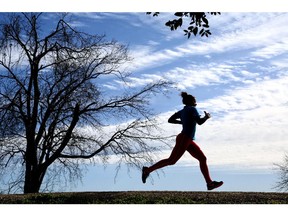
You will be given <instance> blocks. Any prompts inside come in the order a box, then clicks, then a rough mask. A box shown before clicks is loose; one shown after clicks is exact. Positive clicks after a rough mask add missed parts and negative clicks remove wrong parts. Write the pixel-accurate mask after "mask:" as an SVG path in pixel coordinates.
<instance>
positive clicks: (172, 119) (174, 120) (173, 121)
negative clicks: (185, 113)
mask: <svg viewBox="0 0 288 216" xmlns="http://www.w3.org/2000/svg"><path fill="white" fill-rule="evenodd" d="M178 119H180V116H179V113H178V112H177V113H174V114H173V115H172V116H171V117H170V118H169V119H168V122H169V123H171V124H182V122H181V120H178Z"/></svg>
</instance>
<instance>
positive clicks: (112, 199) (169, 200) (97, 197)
mask: <svg viewBox="0 0 288 216" xmlns="http://www.w3.org/2000/svg"><path fill="white" fill-rule="evenodd" d="M0 203H1V204H288V193H259V192H178V191H133V192H132V191H129V192H75V193H39V194H25V195H24V194H21V195H0Z"/></svg>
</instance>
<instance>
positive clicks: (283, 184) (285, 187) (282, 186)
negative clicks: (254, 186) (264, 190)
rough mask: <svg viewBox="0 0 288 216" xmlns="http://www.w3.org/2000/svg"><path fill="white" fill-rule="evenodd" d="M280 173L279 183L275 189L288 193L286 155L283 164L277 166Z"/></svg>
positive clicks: (287, 163) (287, 161)
mask: <svg viewBox="0 0 288 216" xmlns="http://www.w3.org/2000/svg"><path fill="white" fill-rule="evenodd" d="M275 165H276V166H277V169H278V171H279V181H278V182H277V183H276V186H275V188H276V189H278V190H280V191H288V155H285V158H284V161H283V163H282V164H275Z"/></svg>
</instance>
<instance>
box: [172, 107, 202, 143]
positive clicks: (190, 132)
mask: <svg viewBox="0 0 288 216" xmlns="http://www.w3.org/2000/svg"><path fill="white" fill-rule="evenodd" d="M175 117H176V118H180V119H181V122H182V132H181V133H184V134H186V135H187V136H189V137H190V138H191V139H192V140H194V139H195V132H196V123H197V122H198V121H199V119H200V115H199V113H198V111H197V109H196V108H195V107H194V106H185V107H184V108H183V109H182V110H180V111H178V112H177V113H175Z"/></svg>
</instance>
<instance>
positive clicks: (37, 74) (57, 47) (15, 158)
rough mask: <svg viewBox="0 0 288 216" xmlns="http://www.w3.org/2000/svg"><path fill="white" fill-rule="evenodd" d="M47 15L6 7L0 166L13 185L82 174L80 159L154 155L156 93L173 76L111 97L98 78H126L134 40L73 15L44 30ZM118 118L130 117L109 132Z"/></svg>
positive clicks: (31, 188)
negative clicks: (96, 29) (97, 30)
mask: <svg viewBox="0 0 288 216" xmlns="http://www.w3.org/2000/svg"><path fill="white" fill-rule="evenodd" d="M54 15H55V16H56V14H54ZM42 17H43V14H41V13H39V14H35V13H21V14H19V13H12V14H7V17H6V18H7V19H5V20H4V19H3V20H2V23H1V27H0V28H1V29H0V31H1V32H0V48H1V53H0V132H1V134H0V169H1V171H0V174H2V180H6V183H7V184H8V192H13V191H17V190H19V189H22V190H23V191H24V193H37V192H39V190H40V187H41V185H42V183H43V179H44V177H45V176H46V178H47V182H48V184H47V185H48V186H51V185H53V180H55V181H56V180H57V178H59V176H62V175H64V174H67V175H68V176H70V179H73V178H78V177H80V176H81V166H80V165H81V164H82V163H81V162H83V160H90V161H91V160H92V159H93V158H96V157H98V158H102V160H103V161H105V160H106V159H107V157H108V156H109V155H117V157H118V158H119V160H120V161H123V160H124V161H125V162H126V163H127V164H128V165H129V164H130V165H136V166H140V164H141V162H143V160H144V161H145V160H146V161H147V160H151V152H152V151H153V150H156V149H157V147H154V148H151V146H149V145H148V144H147V140H149V141H151V140H162V139H161V137H159V136H158V135H153V133H152V132H151V130H154V129H155V128H156V127H157V125H156V123H155V122H154V121H153V120H152V119H151V116H152V115H151V114H152V113H151V110H150V109H149V106H148V105H149V97H150V96H151V94H153V93H157V92H159V91H160V90H161V89H162V88H163V87H165V86H166V85H167V83H166V82H163V81H158V82H156V83H152V84H149V85H147V86H145V87H144V88H143V89H140V90H139V89H137V90H136V89H134V90H133V89H128V91H126V92H124V93H121V94H120V95H115V96H111V97H104V95H103V92H102V91H101V89H100V88H99V84H98V80H99V79H100V78H101V77H103V76H105V75H109V76H111V75H115V76H117V77H118V78H119V79H125V73H123V71H122V70H121V66H122V65H123V64H124V63H126V62H127V61H129V56H128V53H127V47H126V46H125V45H122V44H119V43H117V42H116V41H106V40H105V37H104V36H100V35H89V34H87V33H83V32H79V31H77V30H76V29H75V28H73V27H72V26H71V25H69V22H68V21H67V15H63V16H61V17H59V19H58V22H57V24H56V25H55V26H54V28H53V29H51V30H50V32H49V31H47V30H45V31H43V25H41V18H42ZM46 32H49V33H47V34H45V33H46ZM111 118H113V119H115V120H116V119H118V120H119V121H120V120H122V121H123V122H128V123H126V124H124V123H123V124H121V125H119V126H118V127H114V128H113V129H111V130H110V132H109V133H108V134H106V135H105V133H104V132H105V131H104V130H103V126H104V125H105V121H103V120H105V119H111ZM128 119H130V121H128ZM133 119H134V120H133ZM88 126H89V127H91V128H93V135H92V134H91V133H90V134H89V133H87V132H85V130H84V128H85V127H88ZM47 170H49V171H50V173H51V174H50V175H49V176H47V175H46V174H47V172H48V171H47ZM48 173H49V172H48ZM7 174H9V175H7ZM7 176H9V177H7ZM42 190H44V189H42Z"/></svg>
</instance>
